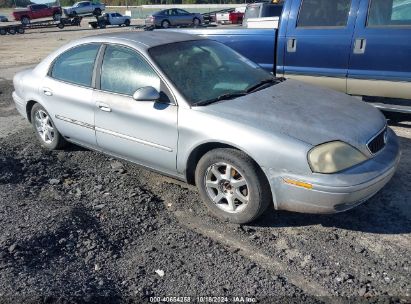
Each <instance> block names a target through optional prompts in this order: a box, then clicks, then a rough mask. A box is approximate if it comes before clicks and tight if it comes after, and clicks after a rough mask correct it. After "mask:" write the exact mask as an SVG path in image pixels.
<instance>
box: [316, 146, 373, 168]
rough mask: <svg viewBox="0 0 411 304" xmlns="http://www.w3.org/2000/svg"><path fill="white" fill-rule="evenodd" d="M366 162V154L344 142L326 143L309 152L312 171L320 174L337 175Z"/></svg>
mask: <svg viewBox="0 0 411 304" xmlns="http://www.w3.org/2000/svg"><path fill="white" fill-rule="evenodd" d="M365 160H367V157H366V156H365V155H364V154H362V153H361V152H360V151H358V150H357V149H355V148H354V147H352V146H350V145H349V144H346V143H344V142H342V141H332V142H329V143H325V144H322V145H319V146H316V147H314V148H312V149H311V150H310V152H308V162H309V164H310V167H311V170H312V171H313V172H318V173H335V172H338V171H342V170H344V169H347V168H350V167H352V166H355V165H357V164H359V163H361V162H363V161H365Z"/></svg>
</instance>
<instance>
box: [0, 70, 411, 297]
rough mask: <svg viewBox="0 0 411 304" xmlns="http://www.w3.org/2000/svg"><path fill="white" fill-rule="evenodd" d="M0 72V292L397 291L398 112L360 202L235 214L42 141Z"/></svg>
mask: <svg viewBox="0 0 411 304" xmlns="http://www.w3.org/2000/svg"><path fill="white" fill-rule="evenodd" d="M23 63H24V64H28V63H30V62H23ZM32 63H34V62H32ZM7 71H9V72H10V68H9V70H7V69H6V68H4V69H3V70H0V72H1V73H0V76H1V77H3V79H2V80H0V170H1V171H0V224H1V230H0V303H2V302H3V303H10V302H27V303H37V302H44V303H54V302H58V303H68V302H119V303H120V302H121V303H123V302H135V303H142V302H149V301H150V299H151V300H153V299H152V298H151V297H160V298H161V297H165V296H177V297H191V298H190V300H191V301H192V302H195V301H197V302H201V300H204V301H203V302H208V303H209V302H211V301H213V302H216V300H220V302H221V301H224V300H226V298H225V297H227V300H228V301H232V300H234V298H233V297H234V296H243V297H245V296H248V297H250V299H251V300H252V301H258V302H260V303H274V302H278V303H283V302H284V303H289V302H290V303H291V302H292V303H301V302H304V303H305V302H307V303H317V302H318V303H323V302H334V303H343V302H359V301H361V302H364V303H389V302H394V303H395V302H397V303H410V302H411V289H410V288H411V284H410V282H411V271H410V268H411V261H410V256H411V208H410V203H411V123H410V122H409V121H406V120H405V121H402V122H399V123H396V124H393V123H391V126H392V127H393V128H394V130H395V131H396V132H397V134H398V135H399V136H400V140H401V144H402V150H403V155H402V160H401V163H400V166H399V168H398V171H397V173H396V175H395V176H394V178H393V179H392V181H391V182H390V183H389V184H388V185H387V186H386V187H385V188H384V189H383V190H382V191H381V192H379V193H378V194H377V195H376V196H375V197H373V198H372V199H370V200H369V201H368V202H366V203H365V204H363V205H361V206H359V207H357V208H355V209H353V210H351V211H349V212H345V213H341V214H336V215H304V214H295V213H288V212H275V211H274V210H269V211H268V212H267V213H266V214H265V215H264V216H263V217H262V218H261V219H260V220H259V221H258V222H256V223H254V224H253V225H244V226H239V225H233V224H228V223H222V222H219V221H218V220H215V219H214V218H212V217H210V216H209V214H208V213H207V211H206V209H205V207H204V206H203V204H202V203H201V201H200V200H199V197H198V193H197V191H196V189H195V188H194V187H191V186H188V185H185V184H184V183H180V182H178V181H175V180H173V179H170V178H166V177H163V176H161V175H158V174H156V173H153V172H150V171H147V170H145V169H142V168H140V167H138V166H135V165H132V164H130V163H127V162H123V161H118V160H115V159H112V158H109V157H107V156H105V155H103V154H99V153H97V152H94V151H89V150H86V149H82V148H79V147H77V146H74V145H71V146H69V147H68V148H67V149H65V150H64V151H55V152H48V151H45V150H44V149H42V148H41V147H40V146H39V144H38V143H37V141H36V140H35V137H34V133H33V130H32V128H31V126H30V125H29V124H28V123H27V122H26V121H24V120H23V119H22V118H20V117H19V116H18V115H17V112H16V110H15V109H14V107H13V105H12V99H11V92H12V83H11V81H10V80H9V79H10V77H9V76H7V77H6V76H4V75H8V74H7V73H6V72H7ZM9 74H10V73H9ZM11 74H12V73H11ZM199 296H214V297H221V298H211V299H210V298H206V299H200V298H197V297H199ZM171 300H172V299H171ZM174 300H187V298H186V299H184V298H179V299H174ZM207 300H208V301H207ZM240 300H241V299H240Z"/></svg>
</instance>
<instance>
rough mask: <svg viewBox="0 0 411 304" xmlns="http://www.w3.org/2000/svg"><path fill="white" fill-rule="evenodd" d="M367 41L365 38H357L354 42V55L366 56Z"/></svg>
mask: <svg viewBox="0 0 411 304" xmlns="http://www.w3.org/2000/svg"><path fill="white" fill-rule="evenodd" d="M366 45H367V40H366V39H364V38H357V39H355V42H354V54H364V53H365V47H366Z"/></svg>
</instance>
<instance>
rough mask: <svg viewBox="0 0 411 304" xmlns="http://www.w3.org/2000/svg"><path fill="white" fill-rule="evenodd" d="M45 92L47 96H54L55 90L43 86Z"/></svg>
mask: <svg viewBox="0 0 411 304" xmlns="http://www.w3.org/2000/svg"><path fill="white" fill-rule="evenodd" d="M43 93H44V95H46V96H52V95H53V92H52V91H51V90H50V89H49V88H43Z"/></svg>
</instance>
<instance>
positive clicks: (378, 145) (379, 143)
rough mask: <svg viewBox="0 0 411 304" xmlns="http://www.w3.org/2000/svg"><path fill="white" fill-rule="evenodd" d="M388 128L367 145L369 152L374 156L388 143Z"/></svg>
mask: <svg viewBox="0 0 411 304" xmlns="http://www.w3.org/2000/svg"><path fill="white" fill-rule="evenodd" d="M386 136H387V128H384V130H382V131H381V132H380V133H378V134H377V135H376V136H375V137H374V138H373V139H371V140H370V142H369V143H368V144H367V147H368V150H370V152H371V153H372V154H375V153H377V152H378V151H380V150H381V149H382V148H384V146H385V143H386Z"/></svg>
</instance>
